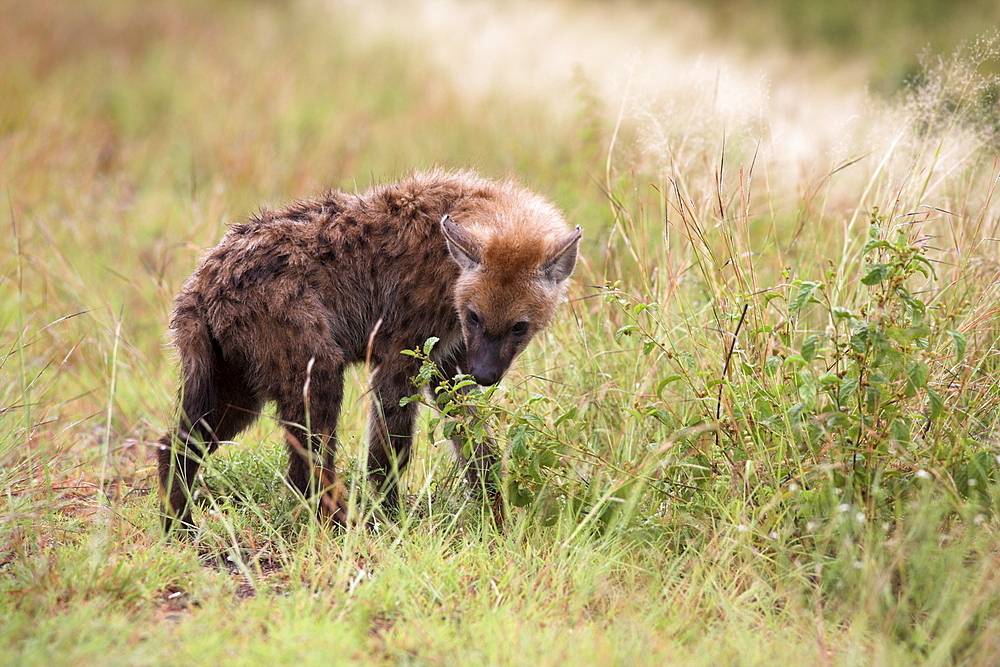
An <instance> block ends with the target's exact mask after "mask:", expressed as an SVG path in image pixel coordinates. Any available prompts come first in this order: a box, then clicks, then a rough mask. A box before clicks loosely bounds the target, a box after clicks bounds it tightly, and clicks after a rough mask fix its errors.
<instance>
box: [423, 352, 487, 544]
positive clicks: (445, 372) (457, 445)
mask: <svg viewBox="0 0 1000 667" xmlns="http://www.w3.org/2000/svg"><path fill="white" fill-rule="evenodd" d="M461 361H462V360H461V359H458V360H447V361H439V362H438V370H439V371H440V372H441V376H442V379H441V380H440V381H439V382H437V383H436V384H434V385H432V387H431V390H432V391H434V393H435V396H434V399H435V400H436V401H437V402H438V403H439V404H442V405H446V404H447V403H448V402H450V401H451V400H452V397H451V396H450V395H449V393H448V392H447V391H439V388H440V387H441V385H442V384H443V383H444V382H446V381H449V380H451V379H452V378H454V377H455V376H456V375H457V374H458V373H459V365H460V364H461ZM471 389H472V387H471V386H468V387H464V388H461V389H459V390H458V391H459V392H461V393H463V394H464V393H467V392H469V391H470V390H471ZM463 411H464V412H465V414H466V417H467V418H468V419H469V420H470V421H476V420H478V419H479V418H480V417H479V412H478V411H477V410H476V409H475V408H472V407H469V406H466V407H465V408H463ZM482 429H483V431H484V432H486V434H487V437H485V438H463V437H455V438H452V439H451V444H452V447H453V448H454V450H455V456H456V457H458V460H459V462H460V463H461V464H462V465H464V466H465V476H466V479H467V480H468V481H469V486H470V487H471V488H472V491H473V493H476V494H478V495H481V496H482V497H484V498H485V499H486V501H487V502H488V503H489V504H490V508H491V510H492V512H493V519H494V521H496V524H497V526H498V527H502V526H503V524H504V508H503V498H502V496H501V494H500V457H499V456H498V454H497V447H496V443H495V442H494V441H493V438H492V437H491V436H490V435H489V429H488V428H487V427H486V425H485V424H483V425H482Z"/></svg>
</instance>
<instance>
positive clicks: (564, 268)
mask: <svg viewBox="0 0 1000 667" xmlns="http://www.w3.org/2000/svg"><path fill="white" fill-rule="evenodd" d="M582 235H583V230H581V229H580V226H579V225H577V226H576V229H574V230H573V231H572V232H570V234H569V236H567V237H566V238H564V239H563V240H562V241H560V242H559V244H558V245H557V246H556V247H555V249H554V250H553V251H552V253H551V254H550V255H549V257H548V258H547V259H546V260H545V264H543V265H542V273H544V274H545V277H546V278H548V279H549V280H551V281H552V282H554V283H561V282H562V281H564V280H566V279H567V278H569V275H570V274H571V273H573V267H574V266H576V248H577V246H578V245H580V237H581V236H582Z"/></svg>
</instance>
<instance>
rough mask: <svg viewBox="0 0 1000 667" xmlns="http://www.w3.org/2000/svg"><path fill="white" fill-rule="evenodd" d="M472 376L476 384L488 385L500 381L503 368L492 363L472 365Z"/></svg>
mask: <svg viewBox="0 0 1000 667" xmlns="http://www.w3.org/2000/svg"><path fill="white" fill-rule="evenodd" d="M472 377H474V378H475V379H476V384H478V385H481V386H483V387H488V386H490V385H494V384H496V383H497V382H499V381H500V378H502V377H503V369H501V368H497V367H496V366H493V365H488V366H487V365H484V366H478V367H473V368H472Z"/></svg>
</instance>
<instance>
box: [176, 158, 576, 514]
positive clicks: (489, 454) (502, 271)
mask: <svg viewBox="0 0 1000 667" xmlns="http://www.w3.org/2000/svg"><path fill="white" fill-rule="evenodd" d="M579 240H580V228H579V227H577V228H576V229H575V230H570V229H569V227H568V226H567V225H566V223H565V221H564V219H563V216H562V215H561V214H560V212H559V211H558V210H557V209H556V208H555V207H554V206H553V205H552V204H550V203H549V202H547V201H546V200H545V199H543V198H542V197H540V196H538V195H536V194H534V193H532V192H529V191H528V190H525V189H524V188H522V187H520V186H518V185H516V184H514V183H511V182H496V181H490V180H486V179H483V178H480V177H477V176H476V175H474V174H472V173H469V172H458V173H452V172H444V171H432V172H424V173H416V174H414V175H412V176H410V177H408V178H406V179H405V180H403V181H401V182H399V183H396V184H392V185H382V186H377V187H373V188H372V189H370V190H368V191H366V192H364V193H362V194H346V193H343V192H330V193H328V194H326V195H324V196H321V197H319V198H316V199H311V200H307V201H302V202H297V203H293V204H291V205H289V206H287V207H286V208H284V209H282V210H278V211H264V212H262V213H260V214H259V215H258V216H256V217H254V218H253V219H251V220H250V221H248V222H245V223H242V224H237V225H234V226H232V227H231V228H230V229H229V231H228V232H227V233H226V235H225V236H224V237H223V239H222V241H221V242H220V243H219V245H218V246H216V247H215V248H214V249H212V250H211V251H210V252H209V253H208V255H207V256H206V257H205V258H204V260H203V261H202V262H201V264H200V266H199V267H198V268H197V269H196V270H195V272H194V273H193V274H192V275H191V277H190V278H188V280H187V281H186V282H185V283H184V285H183V287H182V288H181V291H180V294H179V296H178V297H177V300H176V304H175V310H174V313H173V317H172V319H171V322H170V329H171V333H172V335H173V340H174V343H175V344H176V346H177V349H178V351H179V353H180V361H181V376H182V378H181V388H180V409H179V413H180V416H179V423H178V426H177V428H176V429H175V430H173V431H171V432H168V433H167V434H166V435H164V436H163V438H161V440H160V447H159V457H158V458H159V461H158V463H159V481H160V489H161V497H162V501H163V516H164V525H165V528H166V529H167V530H168V531H169V530H171V529H172V528H174V527H175V526H178V525H180V526H184V527H190V526H192V525H193V523H192V515H191V503H190V498H191V484H192V482H193V480H194V477H195V475H196V473H197V471H198V467H199V465H200V464H201V462H202V460H203V458H204V457H205V456H206V455H208V454H210V453H212V452H213V451H214V450H215V449H216V448H217V447H218V446H219V444H220V442H223V441H227V440H232V439H233V438H234V437H235V436H236V435H237V434H238V433H240V431H242V430H243V429H245V428H247V427H248V426H249V425H250V424H251V423H252V422H253V421H254V420H255V419H257V417H258V416H259V415H260V413H261V408H262V407H263V406H264V404H265V403H266V402H268V401H274V402H275V403H276V405H277V411H278V416H279V418H280V419H281V420H282V422H283V423H284V425H285V427H286V440H287V442H288V449H289V468H288V478H289V481H290V483H291V484H292V485H293V486H294V487H295V488H296V489H298V490H299V491H301V492H302V493H303V494H305V495H307V496H314V495H315V494H322V495H321V496H320V502H319V508H320V513H321V515H324V516H326V517H328V518H329V519H332V520H333V521H335V522H337V523H341V524H346V523H348V509H349V508H348V507H347V504H346V502H345V501H346V499H345V498H344V497H342V494H341V493H340V492H339V489H341V488H342V487H340V486H339V485H338V483H337V481H336V478H335V470H334V453H335V448H336V430H337V418H338V415H339V413H340V407H341V400H342V397H343V383H344V370H345V368H346V367H347V365H348V364H355V363H366V362H367V363H368V364H369V365H370V370H371V397H372V409H371V411H370V419H369V427H368V438H369V444H368V471H369V474H370V477H371V481H372V483H373V486H374V487H375V488H376V489H377V490H378V491H379V492H381V494H382V506H383V507H384V508H385V509H386V510H387V511H388V512H389V513H392V512H394V511H395V510H396V509H397V508H398V503H399V497H398V490H397V485H398V476H399V474H400V473H401V472H402V471H403V470H404V469H405V468H406V464H407V460H408V459H409V455H410V446H411V441H412V435H413V425H414V418H415V410H416V405H415V404H413V403H410V404H407V405H405V406H400V404H399V403H400V399H401V398H403V397H405V396H409V395H411V394H412V393H413V391H414V390H413V385H412V381H411V378H412V377H413V376H414V375H416V374H417V371H418V368H419V361H418V360H416V359H414V358H413V357H410V356H407V355H404V354H401V351H402V350H407V349H414V348H417V347H419V346H420V345H422V344H423V343H424V341H425V340H427V339H428V338H430V337H432V336H433V337H437V338H438V339H439V342H438V343H437V345H436V346H435V347H434V349H433V353H432V358H433V359H434V361H435V362H436V363H437V364H438V366H439V367H440V369H441V370H442V371H443V373H444V375H446V376H448V377H451V376H454V375H456V374H458V373H460V372H464V373H467V374H470V375H472V377H473V378H474V379H475V380H476V382H477V383H479V384H481V385H491V384H495V383H496V382H498V381H499V380H500V379H501V377H503V375H504V373H505V372H506V371H507V369H508V368H509V367H510V364H511V362H512V361H513V360H514V358H515V357H516V356H517V355H518V354H519V353H520V352H521V351H522V350H523V349H524V348H525V346H526V345H527V344H528V341H530V340H531V338H532V337H533V336H534V335H535V334H537V333H538V332H539V331H540V330H542V329H543V328H544V327H545V326H546V325H548V324H549V323H550V322H551V320H552V318H553V316H554V314H555V312H556V307H557V306H558V304H559V303H560V302H561V301H562V300H563V299H564V294H565V289H566V282H567V279H568V278H569V276H570V274H571V273H572V271H573V267H574V265H575V264H576V258H577V245H578V242H579ZM456 450H457V452H458V455H459V456H460V457H461V456H462V448H461V447H460V446H456ZM495 462H496V455H495V453H494V452H493V451H492V448H490V447H488V446H484V447H482V448H480V449H479V450H478V451H475V452H473V455H472V459H471V461H468V462H467V463H468V468H467V469H468V477H469V481H470V482H471V483H472V484H473V485H474V486H475V487H477V488H485V489H486V491H487V493H488V494H489V496H490V500H491V501H494V502H495V501H496V498H497V497H498V496H497V494H498V489H497V486H496V480H495V478H494V476H493V475H492V474H489V471H490V470H491V469H492V467H493V465H494V464H495Z"/></svg>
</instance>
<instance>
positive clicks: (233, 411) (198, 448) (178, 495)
mask: <svg viewBox="0 0 1000 667" xmlns="http://www.w3.org/2000/svg"><path fill="white" fill-rule="evenodd" d="M189 384H190V383H189ZM261 405H262V401H260V400H259V399H258V398H256V397H255V396H254V395H253V394H252V393H251V392H250V390H249V389H247V388H246V387H244V386H242V385H239V384H238V383H236V382H234V381H233V376H229V381H228V382H226V383H217V384H215V385H212V386H208V385H203V386H202V387H201V388H200V389H192V390H189V391H187V392H185V394H184V396H183V398H182V400H181V416H180V419H179V424H178V426H177V428H176V429H174V430H173V431H170V432H168V433H166V434H165V435H164V436H163V437H162V438H160V440H159V450H158V451H157V468H158V476H159V481H160V493H161V498H162V516H163V527H164V530H165V531H166V532H167V533H170V532H172V531H173V530H174V529H176V528H184V529H191V528H193V527H194V521H193V520H192V513H191V485H192V483H193V482H194V479H195V476H196V475H197V474H198V469H199V468H200V467H201V464H202V462H203V461H204V459H205V457H207V456H208V455H209V454H212V453H213V452H214V451H215V450H216V449H218V447H219V443H220V442H222V441H225V440H231V439H232V438H234V437H236V435H237V434H239V433H240V431H242V430H243V429H245V428H246V427H247V426H249V425H250V424H251V423H252V422H253V421H254V420H255V419H256V418H257V416H258V415H259V414H260V408H261Z"/></svg>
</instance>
